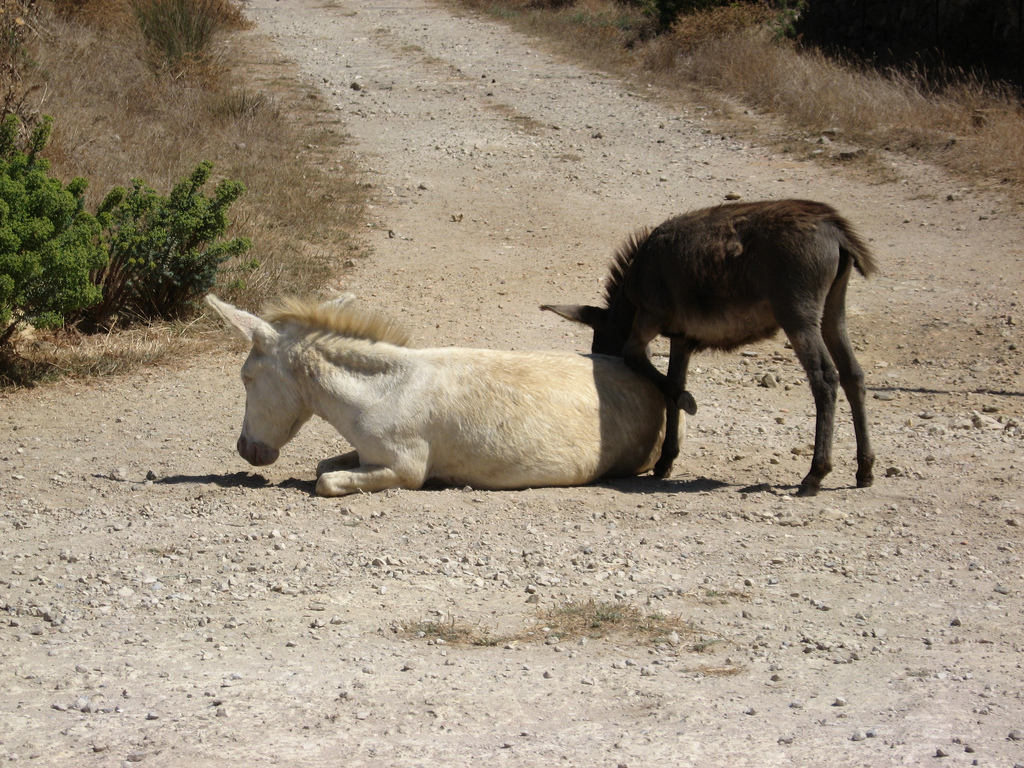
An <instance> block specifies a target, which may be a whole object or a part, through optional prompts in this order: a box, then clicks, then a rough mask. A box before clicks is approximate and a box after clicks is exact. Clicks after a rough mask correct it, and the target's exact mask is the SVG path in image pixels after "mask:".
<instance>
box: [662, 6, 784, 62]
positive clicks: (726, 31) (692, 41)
mask: <svg viewBox="0 0 1024 768" xmlns="http://www.w3.org/2000/svg"><path fill="white" fill-rule="evenodd" d="M774 19H775V12H774V11H772V9H771V8H769V7H768V6H767V5H761V4H751V3H740V4H734V5H723V6H719V7H717V8H708V9H706V10H702V11H697V12H696V13H690V14H686V15H684V16H680V17H679V18H678V19H676V21H675V23H674V24H673V25H672V29H671V31H670V32H669V34H668V35H667V36H666V38H667V40H668V42H669V44H670V45H672V46H675V47H676V48H677V49H678V50H679V51H681V52H687V51H692V50H693V49H694V48H696V47H697V46H698V45H700V44H701V43H703V42H705V41H707V40H720V39H722V38H728V37H732V36H733V35H735V34H737V33H739V32H743V31H745V30H749V29H751V28H761V27H764V26H766V25H768V24H769V23H770V22H771V21H773V20H774Z"/></svg>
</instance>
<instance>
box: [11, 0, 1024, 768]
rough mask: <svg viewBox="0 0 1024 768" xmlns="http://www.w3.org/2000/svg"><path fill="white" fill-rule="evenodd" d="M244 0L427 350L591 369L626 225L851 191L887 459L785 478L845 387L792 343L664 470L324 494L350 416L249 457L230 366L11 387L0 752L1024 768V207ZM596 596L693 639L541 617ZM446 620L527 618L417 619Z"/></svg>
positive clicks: (443, 44) (703, 371)
mask: <svg viewBox="0 0 1024 768" xmlns="http://www.w3.org/2000/svg"><path fill="white" fill-rule="evenodd" d="M250 8H251V12H252V15H253V17H254V18H255V19H256V20H257V22H258V25H259V27H258V29H257V30H256V32H255V33H254V34H257V35H266V36H267V37H268V40H269V42H268V43H267V44H266V45H264V46H263V47H264V49H265V51H266V60H265V62H263V63H262V64H261V63H259V62H256V63H254V66H258V67H259V71H260V72H261V74H264V73H265V75H266V77H267V78H268V79H269V78H272V77H273V76H274V66H275V62H277V63H280V62H281V61H282V60H287V61H293V62H295V63H297V65H298V66H299V67H300V68H301V69H302V71H304V72H305V73H308V75H309V78H310V81H311V82H315V83H317V84H318V87H319V88H321V91H322V94H323V97H324V98H325V99H327V100H329V103H332V104H336V105H337V110H338V115H339V118H340V119H341V120H342V121H343V122H344V125H345V127H346V129H347V130H349V131H350V132H351V134H352V135H353V137H354V139H355V141H356V146H357V149H358V151H359V152H360V153H361V154H362V155H363V156H364V157H365V162H366V165H367V167H368V168H370V169H372V170H371V173H370V174H369V179H370V180H371V181H372V182H373V184H374V185H375V187H376V188H377V190H378V192H379V193H380V204H379V205H378V206H377V207H375V208H374V209H373V210H372V211H371V213H372V221H371V222H369V223H370V224H371V226H370V227H368V229H367V238H368V240H369V241H370V242H371V244H372V246H373V249H374V253H373V255H372V257H370V258H368V259H366V260H365V261H362V262H360V263H359V265H358V266H357V268H356V269H355V271H354V272H353V274H352V275H351V276H350V277H349V278H347V279H346V282H345V284H344V287H345V288H347V289H349V290H353V291H355V292H357V293H358V294H359V295H360V297H361V298H362V299H363V300H365V301H367V302H371V303H372V304H373V305H374V306H376V307H378V308H379V309H381V310H383V311H385V312H388V313H390V314H392V315H395V316H397V317H399V318H401V319H402V320H403V321H404V322H405V323H406V324H407V325H408V326H409V328H410V329H411V330H412V332H413V335H414V337H415V338H416V339H417V340H418V341H419V342H420V343H422V344H431V345H449V344H450V345H461V346H490V347H496V348H505V349H512V348H514V349H522V348H539V349H567V350H585V349H586V348H587V347H588V339H587V337H586V334H584V333H583V332H582V331H581V330H579V329H576V328H573V327H571V326H570V325H569V324H568V323H566V322H565V321H562V320H560V319H559V318H557V317H555V316H553V315H549V314H547V313H541V312H539V311H538V305H539V304H541V303H543V302H562V303H575V302H593V301H595V300H596V299H597V298H598V296H599V293H600V286H601V282H602V280H603V277H604V272H605V269H606V267H607V263H608V260H609V258H610V256H611V254H612V252H613V251H614V249H615V248H616V247H617V245H618V244H619V242H620V241H621V240H622V239H623V238H624V237H625V236H626V234H628V233H629V232H630V231H631V230H632V229H634V228H635V227H638V226H641V225H645V224H655V223H657V222H659V221H661V220H662V219H664V218H665V217H667V216H668V215H670V214H673V213H679V212H682V211H685V210H688V209H692V208H695V207H700V206H703V205H707V204H714V203H716V202H718V201H721V200H723V199H724V198H725V196H726V195H727V194H730V193H731V194H738V195H741V196H742V198H743V199H746V200H753V199H758V198H782V197H788V196H800V197H809V198H812V199H819V200H823V201H827V202H829V203H832V204H833V205H835V206H836V207H838V208H839V209H840V210H841V211H842V212H843V213H844V214H845V215H846V216H847V217H848V218H850V219H851V220H852V221H853V222H854V223H855V224H856V225H857V226H858V228H859V229H860V231H861V232H862V233H863V234H864V235H865V236H866V237H867V238H868V239H869V240H870V242H871V244H872V247H873V248H874V250H875V252H876V254H877V257H878V261H879V264H880V265H881V267H882V271H883V274H882V275H881V276H879V277H877V278H876V279H874V280H872V281H870V282H865V281H863V280H861V279H859V278H855V280H854V283H853V285H852V289H851V296H850V302H849V303H850V315H851V318H850V323H851V332H852V335H853V337H854V339H855V342H856V344H857V348H858V354H859V356H860V360H861V363H862V364H863V366H864V368H865V370H866V371H867V374H868V385H869V390H870V393H871V395H872V397H871V399H870V400H869V406H870V417H871V424H872V430H873V437H874V440H875V443H876V449H877V452H878V455H879V464H878V466H877V474H878V476H879V477H878V480H877V481H876V483H875V485H874V487H872V488H870V489H862V490H858V489H855V488H853V487H852V486H853V475H854V469H855V467H854V445H853V436H852V428H851V424H850V418H849V410H848V408H847V407H846V404H845V401H843V402H842V405H841V408H840V414H839V420H838V435H837V444H836V469H835V471H834V472H833V474H832V475H830V476H829V477H828V478H827V479H826V484H825V490H824V491H823V493H822V494H821V495H820V496H818V497H817V498H813V499H798V498H794V497H792V496H791V493H792V491H793V490H794V486H795V484H796V483H798V482H799V480H800V478H801V477H802V476H803V474H804V473H805V472H806V470H807V467H808V466H809V461H810V459H809V456H808V455H807V454H806V446H807V445H808V443H810V442H811V441H812V439H813V407H812V404H811V400H810V396H809V392H808V390H807V386H806V384H805V383H804V377H803V374H802V372H801V371H800V370H799V368H798V367H797V365H796V363H795V360H794V359H793V356H792V352H791V351H790V350H788V349H786V348H785V346H784V343H783V341H784V340H782V339H780V340H777V341H774V342H770V343H764V344H760V345H758V346H756V347H754V348H752V349H751V350H749V352H750V353H753V354H747V355H742V354H735V355H728V356H725V355H722V356H713V355H706V356H702V357H699V358H697V360H696V361H695V362H696V366H695V369H694V370H693V371H692V375H691V390H692V391H693V393H694V395H695V396H696V398H697V401H698V403H699V405H700V410H699V411H698V414H697V416H695V417H694V418H692V419H691V420H690V422H689V434H688V438H687V441H686V443H685V444H684V447H683V453H682V455H681V456H680V459H679V461H678V462H677V465H676V470H675V473H674V475H673V477H672V478H670V479H669V480H667V481H662V482H659V481H656V480H653V479H651V478H639V479H636V480H631V481H622V482H611V483H605V484H599V485H597V486H594V487H587V488H573V489H535V490H524V491H517V492H503V493H497V492H492V493H489V492H480V491H474V490H471V489H449V490H432V491H416V492H411V491H401V492H385V493H380V494H374V495H368V496H359V497H350V498H347V499H343V500H324V499H318V498H316V497H315V496H313V493H312V492H313V469H314V467H315V465H316V462H317V461H318V460H319V459H321V458H323V457H325V456H328V455H332V454H334V453H338V452H340V451H341V450H342V449H343V448H344V445H343V443H342V441H340V440H339V439H338V438H337V437H336V436H335V435H334V434H333V433H332V431H331V430H330V429H328V428H326V427H325V426H324V425H322V424H310V425H309V426H307V427H306V429H305V430H304V431H303V432H302V433H301V434H300V435H299V437H298V438H297V439H296V440H295V441H294V443H293V444H291V445H289V446H288V447H287V448H285V450H284V452H283V455H282V457H281V459H280V460H279V461H278V463H277V464H275V465H274V466H272V467H268V468H266V469H264V470H263V471H262V472H261V473H260V474H254V473H252V472H250V471H249V470H250V468H249V467H248V466H247V465H246V464H245V463H244V462H243V461H242V460H241V459H240V458H239V457H238V455H237V454H236V453H235V452H234V440H235V437H236V435H237V430H238V428H239V426H240V423H241V418H242V409H243V392H242V390H241V387H240V385H239V383H238V380H237V371H238V368H239V366H240V364H241V361H242V355H241V354H240V353H238V352H237V351H231V352H227V351H226V352H225V353H224V355H223V356H221V357H218V358H215V359H209V360H202V361H198V362H197V365H196V367H195V368H194V369H192V370H185V371H180V372H178V371H163V370H160V371H150V372H146V373H144V374H141V375H138V376H133V377H131V378H122V379H114V380H103V381H96V382H91V383H87V384H79V383H66V384H62V385H58V386H48V387H43V388H40V389H37V390H33V391H28V392H18V393H14V394H10V395H4V396H2V397H0V502H2V505H0V608H3V609H4V615H3V619H2V621H0V692H2V695H0V758H2V759H3V760H5V761H7V762H16V763H19V764H21V763H24V764H28V765H40V766H42V765H54V766H56V765H74V766H113V765H127V764H140V765H143V766H225V765H264V764H276V765H294V766H300V765H301V766H304V767H305V768H308V767H309V766H328V765H330V766H342V765H343V766H466V765H471V764H472V765H491V764H493V765H509V766H554V765H565V766H581V767H586V768H592V767H594V766H612V767H615V766H630V767H631V768H635V767H636V766H825V765H827V766H890V765H905V764H911V765H913V764H925V765H956V766H960V765H982V766H1005V767H1006V768H1010V767H1011V766H1014V765H1021V764H1024V671H1022V663H1024V629H1022V627H1024V610H1022V603H1021V600H1022V594H1024V581H1022V579H1024V563H1022V550H1024V542H1022V525H1024V511H1022V503H1024V501H1022V499H1024V491H1022V489H1024V472H1022V469H1024V458H1022V457H1024V450H1022V448H1024V446H1022V442H1024V428H1022V426H1021V420H1022V410H1024V381H1022V375H1021V369H1022V366H1024V362H1022V355H1021V346H1022V339H1021V333H1020V328H1021V323H1022V322H1024V312H1022V311H1021V307H1020V296H1019V291H1020V288H1021V281H1022V278H1021V274H1022V256H1021V246H1020V232H1021V221H1020V216H1019V213H1018V212H1017V211H1016V210H1015V209H1014V208H1013V207H1012V206H1010V205H1009V204H1007V203H1005V202H1002V201H1000V200H999V199H998V198H995V197H992V196H989V195H987V194H985V193H982V192H979V191H975V190H972V189H967V188H961V186H960V185H959V184H957V183H955V182H953V181H951V180H949V179H946V178H944V177H943V176H942V175H941V174H939V173H936V172H934V171H933V170H931V169H929V168H926V167H920V166H911V165H901V166H898V167H897V172H898V175H899V176H900V177H901V181H900V182H899V183H892V184H868V183H864V182H861V181H858V180H857V179H856V178H853V177H852V176H851V175H850V174H849V172H844V171H843V170H842V169H834V170H830V169H828V168H825V167H823V166H820V165H814V164H805V163H801V162H795V161H792V160H789V159H786V158H785V157H780V156H777V155H774V154H772V153H771V152H769V151H766V150H762V149H758V148H756V147H751V146H746V145H744V144H741V143H738V142H735V141H731V140H728V139H723V137H722V136H721V135H720V134H716V133H709V132H707V130H706V129H705V127H704V124H703V121H702V119H701V113H700V112H699V111H694V110H689V111H687V110H681V109H677V108H674V107H671V106H668V105H667V104H666V103H665V102H663V101H662V100H660V99H659V98H658V97H657V94H655V93H654V92H653V91H650V90H648V89H636V88H633V87H626V86H624V85H623V84H622V83H620V82H618V81H616V80H615V79H613V78H609V77H607V76H604V75H600V74H595V73H591V72H587V71H584V70H582V69H580V68H578V67H576V66H573V65H570V64H567V63H564V62H561V61H559V60H557V59H555V58H552V57H551V56H550V55H548V54H547V53H545V52H544V51H543V49H542V48H541V47H540V46H539V45H537V44H535V43H534V42H531V41H528V40H524V39H521V38H518V37H516V36H515V35H513V34H512V33H511V32H509V31H508V30H506V29H503V28H501V27H499V26H494V25H492V24H489V23H486V22H483V21H480V20H476V19H472V18H466V17H459V16H452V15H450V13H449V12H447V11H445V10H442V9H439V8H436V7H434V6H432V5H430V4H428V3H426V2H421V1H420V0H401V2H393V3H388V4H386V5H384V4H379V5H378V4H369V3H365V4H358V3H350V2H347V0H338V1H337V2H332V3H329V4H323V3H320V2H309V1H307V0H286V1H284V2H278V1H277V0H253V2H252V3H251V5H250ZM823 146H824V148H825V149H826V151H831V150H830V149H829V147H828V146H826V145H823ZM225 338H226V337H225ZM235 349H236V350H237V348H235ZM766 373H771V374H772V375H773V376H774V377H775V378H776V379H777V380H778V382H779V386H778V387H775V388H768V387H765V386H762V385H761V381H762V379H763V377H764V375H765V374H766ZM567 600H571V601H576V602H577V603H584V602H586V601H590V600H593V601H596V602H598V603H614V602H616V601H620V602H624V603H626V604H628V605H630V606H634V607H637V608H640V609H642V610H643V611H647V612H656V611H660V612H664V613H665V614H668V615H669V616H674V617H682V618H683V619H685V620H686V621H688V622H690V628H691V629H692V631H684V632H682V633H678V632H677V633H676V634H675V635H671V634H669V635H666V636H663V637H661V638H657V639H656V640H655V641H653V642H649V641H646V640H644V641H643V642H641V641H639V640H638V639H636V638H635V637H634V636H632V635H629V634H616V633H614V632H612V633H609V632H607V631H606V630H607V628H604V629H601V630H599V629H596V628H595V629H594V631H593V632H592V633H591V634H592V635H593V636H592V637H586V638H582V639H581V638H578V637H556V636H553V633H552V632H551V631H548V632H545V631H544V630H545V628H546V624H545V622H544V621H539V620H538V616H539V615H541V614H539V613H538V611H543V610H545V609H550V608H553V607H555V606H557V605H559V604H561V603H564V602H565V601H567ZM421 622H432V623H434V624H437V625H443V624H445V623H449V622H453V623H454V624H456V625H457V626H463V627H475V628H476V629H477V631H478V633H479V634H481V635H483V634H489V635H490V636H491V637H495V638H499V640H498V641H497V642H496V643H494V644H492V645H488V646H466V645H459V644H454V643H441V642H438V640H437V637H436V636H435V635H434V634H431V633H428V634H426V635H425V636H423V637H417V636H416V634H415V633H407V632H399V631H396V630H397V629H398V628H399V625H402V626H406V627H410V626H412V627H415V626H416V625H418V624H419V623H421ZM547 628H548V629H549V630H550V627H547ZM530 630H533V634H532V635H530V634H528V632H529V631H530ZM599 635H603V636H599Z"/></svg>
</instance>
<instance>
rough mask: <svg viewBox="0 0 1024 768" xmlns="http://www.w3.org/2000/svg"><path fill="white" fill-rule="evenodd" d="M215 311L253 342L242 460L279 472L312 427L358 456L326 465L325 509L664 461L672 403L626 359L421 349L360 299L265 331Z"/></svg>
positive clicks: (287, 308) (593, 474) (233, 311)
mask: <svg viewBox="0 0 1024 768" xmlns="http://www.w3.org/2000/svg"><path fill="white" fill-rule="evenodd" d="M206 303H207V304H208V305H209V306H210V308H211V309H213V310H214V311H215V312H216V313H217V314H218V315H220V317H221V318H222V319H223V320H225V321H226V322H227V324H228V325H229V326H230V327H231V328H233V329H234V330H236V331H237V332H238V333H240V334H241V335H242V336H243V337H245V338H246V339H247V340H248V341H250V342H252V350H251V351H250V353H249V357H248V359H246V361H245V364H244V365H243V366H242V382H243V383H244V384H245V418H244V420H243V422H242V432H241V435H240V436H239V438H238V446H237V447H238V452H239V454H241V456H242V458H244V459H245V460H246V461H248V462H249V463H250V464H253V465H255V466H263V465H266V464H272V463H274V461H276V460H277V457H278V454H279V452H280V449H281V448H282V447H283V446H284V444H285V443H287V442H288V441H289V440H291V439H292V438H293V437H294V436H295V435H296V433H298V431H299V429H300V428H301V427H302V425H303V424H305V423H306V421H308V420H309V419H310V418H311V417H312V416H314V415H316V416H320V417H321V418H323V419H324V420H326V421H328V422H329V423H330V424H332V425H333V426H334V427H335V429H337V430H338V432H340V433H341V435H342V437H344V438H345V440H347V441H348V442H349V443H350V444H351V445H352V447H353V448H355V450H354V451H351V452H349V453H346V454H342V455H341V456H335V457H333V458H329V459H324V460H323V461H321V462H320V463H319V464H318V465H317V470H316V474H317V478H318V479H317V483H316V492H317V493H318V494H319V495H321V496H343V495H345V494H349V493H358V492H372V491H379V490H383V489H385V488H420V487H422V486H423V484H424V483H425V482H427V481H428V480H434V481H438V482H441V483H446V484H450V485H471V486H473V487H474V488H480V489H491V490H497V489H504V488H529V487H537V486H546V485H551V486H561V485H583V484H586V483H590V482H593V481H594V480H597V479H598V478H601V477H616V476H620V477H621V476H628V475H636V474H640V473H642V472H645V471H647V470H648V469H650V468H651V467H652V466H654V463H655V460H656V459H657V457H658V456H659V454H660V452H661V445H662V438H663V435H664V427H665V421H666V417H665V413H666V412H665V400H664V397H663V396H662V394H661V393H660V392H659V391H658V389H657V387H655V386H654V385H653V384H652V383H651V382H649V381H647V379H645V378H644V377H643V376H640V375H639V374H637V373H636V372H634V371H632V370H630V369H629V368H628V367H627V366H626V364H625V363H624V362H623V360H622V359H621V358H620V357H613V356H608V355H577V354H572V353H566V352H500V351H494V350H487V349H460V348H457V347H444V348H440V349H415V348H413V347H410V346H409V345H408V341H407V336H406V334H405V332H404V331H403V330H402V329H401V328H399V327H398V326H396V325H395V324H394V323H392V322H391V321H389V320H387V319H386V318H383V317H381V316H380V315H377V314H375V313H372V312H367V311H365V310H362V309H360V308H359V307H358V306H355V305H356V304H358V302H353V301H352V297H351V296H347V297H343V298H342V299H340V300H336V301H329V302H323V303H319V304H317V303H310V302H301V301H297V300H290V301H284V302H282V303H280V304H279V305H278V306H277V307H275V308H274V309H272V310H271V311H270V312H269V313H268V314H267V317H266V319H262V318H259V317H256V316H255V315H252V314H250V313H248V312H245V311H243V310H241V309H238V308H237V307H233V306H232V305H230V304H227V303H226V302H223V301H220V300H219V299H217V298H216V297H214V296H213V295H209V296H207V297H206ZM677 429H678V424H677ZM676 442H678V437H676Z"/></svg>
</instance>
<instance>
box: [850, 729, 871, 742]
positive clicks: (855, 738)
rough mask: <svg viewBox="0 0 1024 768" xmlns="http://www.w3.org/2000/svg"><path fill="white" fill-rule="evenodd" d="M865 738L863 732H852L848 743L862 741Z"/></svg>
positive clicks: (865, 735)
mask: <svg viewBox="0 0 1024 768" xmlns="http://www.w3.org/2000/svg"><path fill="white" fill-rule="evenodd" d="M866 738H867V734H866V733H864V731H854V734H853V736H851V737H850V741H864V739H866Z"/></svg>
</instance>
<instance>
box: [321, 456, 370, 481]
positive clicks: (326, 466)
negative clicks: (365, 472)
mask: <svg viewBox="0 0 1024 768" xmlns="http://www.w3.org/2000/svg"><path fill="white" fill-rule="evenodd" d="M358 466H359V451H349V452H348V453H343V454H341V455H340V456H332V457H331V458H329V459H324V460H323V461H321V462H320V463H319V464H317V465H316V476H317V477H320V475H326V474H327V473H328V472H337V471H338V470H340V469H355V468H356V467H358Z"/></svg>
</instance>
